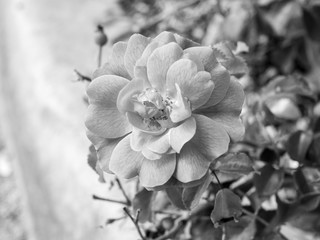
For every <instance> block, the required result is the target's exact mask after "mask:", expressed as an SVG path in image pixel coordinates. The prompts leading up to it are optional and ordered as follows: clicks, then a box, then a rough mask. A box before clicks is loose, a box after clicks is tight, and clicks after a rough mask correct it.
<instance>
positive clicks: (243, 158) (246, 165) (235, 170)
mask: <svg viewBox="0 0 320 240" xmlns="http://www.w3.org/2000/svg"><path fill="white" fill-rule="evenodd" d="M252 166H253V162H252V160H251V159H250V158H249V156H248V155H247V154H245V153H242V152H240V153H226V154H223V155H222V156H220V157H219V158H217V159H216V160H215V162H214V163H213V164H212V165H211V166H210V169H212V170H213V171H217V170H218V171H219V172H222V173H227V174H228V173H231V174H235V175H239V176H242V175H247V174H249V173H250V172H253V171H254V169H253V167H252Z"/></svg>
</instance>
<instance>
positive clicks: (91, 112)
mask: <svg viewBox="0 0 320 240" xmlns="http://www.w3.org/2000/svg"><path fill="white" fill-rule="evenodd" d="M85 125H86V127H87V128H88V129H89V130H90V131H91V132H93V133H94V134H96V135H98V136H100V137H104V138H118V137H122V136H124V135H126V134H127V133H129V132H131V130H132V127H131V125H130V123H129V122H128V120H127V118H126V116H125V115H123V114H121V113H120V112H119V111H118V109H116V108H115V109H112V108H105V107H104V106H100V105H89V107H88V113H87V118H86V122H85Z"/></svg>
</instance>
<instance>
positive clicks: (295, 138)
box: [286, 131, 313, 162]
mask: <svg viewBox="0 0 320 240" xmlns="http://www.w3.org/2000/svg"><path fill="white" fill-rule="evenodd" d="M312 138H313V134H312V132H305V131H297V132H294V133H293V134H291V136H290V137H289V139H288V142H287V144H286V149H287V152H288V154H289V156H290V157H291V158H292V159H294V160H297V161H299V162H302V161H304V160H305V157H306V154H307V150H308V148H309V147H310V144H311V142H312Z"/></svg>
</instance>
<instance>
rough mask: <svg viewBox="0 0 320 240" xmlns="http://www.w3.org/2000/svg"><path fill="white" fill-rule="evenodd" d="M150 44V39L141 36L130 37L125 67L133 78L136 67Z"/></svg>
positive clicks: (125, 56)
mask: <svg viewBox="0 0 320 240" xmlns="http://www.w3.org/2000/svg"><path fill="white" fill-rule="evenodd" d="M149 43H150V39H149V38H146V37H144V36H142V35H140V34H134V35H132V36H131V37H130V39H129V41H128V45H127V49H126V52H125V55H124V65H125V67H126V69H127V71H128V73H129V74H130V76H131V77H133V76H134V66H135V64H136V62H137V60H138V59H139V58H140V57H141V55H142V53H143V51H144V50H145V48H146V47H147V46H148V44H149Z"/></svg>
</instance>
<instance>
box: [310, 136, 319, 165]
mask: <svg viewBox="0 0 320 240" xmlns="http://www.w3.org/2000/svg"><path fill="white" fill-rule="evenodd" d="M319 146H320V134H316V135H315V136H314V138H313V140H312V142H311V145H310V148H309V150H308V153H307V158H308V160H309V161H311V163H312V164H319V163H320V147H319Z"/></svg>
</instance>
